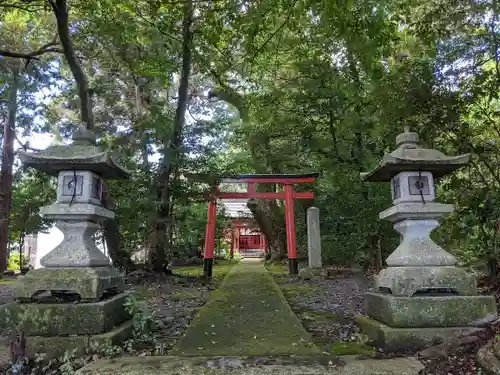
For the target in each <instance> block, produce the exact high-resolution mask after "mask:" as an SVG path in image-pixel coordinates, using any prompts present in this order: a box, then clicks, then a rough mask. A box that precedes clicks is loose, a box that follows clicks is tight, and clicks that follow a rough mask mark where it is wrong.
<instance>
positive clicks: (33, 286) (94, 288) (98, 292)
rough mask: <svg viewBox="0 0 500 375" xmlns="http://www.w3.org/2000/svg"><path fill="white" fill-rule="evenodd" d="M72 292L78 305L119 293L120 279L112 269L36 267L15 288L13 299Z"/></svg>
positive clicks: (121, 282) (27, 300)
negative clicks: (57, 292) (76, 298)
mask: <svg viewBox="0 0 500 375" xmlns="http://www.w3.org/2000/svg"><path fill="white" fill-rule="evenodd" d="M59 290H60V291H65V292H68V291H70V292H72V293H76V294H78V295H79V296H80V298H81V301H82V302H92V301H99V300H100V299H101V298H102V297H103V296H106V295H115V294H118V293H122V292H123V290H124V281H123V276H122V275H120V273H119V272H118V271H117V270H116V268H114V267H74V268H73V267H61V268H39V269H36V270H32V271H30V272H28V273H27V274H26V275H25V276H24V277H23V279H22V281H21V282H20V283H19V285H17V286H16V290H15V295H16V299H18V300H20V301H23V302H30V301H33V298H34V297H35V296H36V295H37V294H39V293H40V292H44V291H59Z"/></svg>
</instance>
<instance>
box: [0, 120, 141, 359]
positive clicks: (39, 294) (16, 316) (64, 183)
mask: <svg viewBox="0 0 500 375" xmlns="http://www.w3.org/2000/svg"><path fill="white" fill-rule="evenodd" d="M20 158H21V161H22V162H23V163H24V165H25V166H28V167H32V168H34V169H37V170H40V171H42V172H45V173H47V174H49V175H52V176H55V177H57V179H58V180H57V200H56V202H55V203H53V204H51V205H49V206H45V207H42V208H41V209H40V213H41V214H42V215H43V216H44V217H46V218H48V219H51V220H54V222H55V226H56V227H57V228H59V229H60V230H61V231H62V233H63V234H64V239H63V241H62V242H61V243H60V244H59V245H58V246H56V247H55V248H54V249H53V250H52V251H50V252H49V253H48V254H47V255H45V256H44V257H43V258H42V259H41V261H40V263H41V264H42V266H43V268H39V269H36V270H32V271H30V272H28V273H27V274H26V275H25V276H24V277H23V278H22V279H21V280H20V282H19V283H18V285H17V287H16V290H15V297H16V302H14V303H11V304H9V305H4V306H3V307H2V310H3V311H1V310H0V317H3V319H1V320H0V321H2V325H3V326H4V327H5V328H9V327H10V328H13V327H20V328H21V329H22V330H23V331H25V332H26V334H27V335H28V337H29V339H28V346H29V348H28V349H29V350H28V351H29V352H31V354H33V353H34V352H43V353H46V354H48V355H49V356H58V355H60V354H62V353H64V352H65V351H66V350H72V349H77V350H84V349H85V348H86V347H87V346H88V345H89V343H90V341H91V340H94V341H96V342H109V341H111V342H115V341H120V340H123V339H124V338H126V337H127V336H128V335H129V334H130V333H131V328H132V326H131V322H130V320H129V318H130V316H129V315H128V313H127V312H126V311H125V308H124V302H125V300H126V298H127V296H128V294H127V293H126V292H124V278H123V276H122V275H121V274H120V273H119V272H118V270H116V269H115V268H114V267H113V266H112V265H111V263H110V261H109V259H108V257H106V256H105V255H104V253H103V252H102V251H101V250H99V248H98V247H97V246H96V243H95V238H94V235H95V233H96V231H97V230H99V229H101V225H102V223H103V222H104V221H105V220H108V219H112V218H114V213H113V212H112V211H110V210H108V209H106V208H104V207H103V206H102V203H101V202H102V181H103V179H125V178H127V177H128V176H129V172H128V171H126V170H125V169H123V168H121V167H120V166H119V165H118V164H117V163H116V162H115V160H114V159H113V157H112V156H111V155H110V154H109V153H108V152H105V151H103V150H101V149H100V148H99V147H98V146H97V145H96V138H95V135H94V134H93V133H92V132H91V131H89V130H87V129H85V128H83V127H80V128H78V129H77V130H76V131H75V132H74V134H73V143H72V144H71V145H69V146H52V147H49V148H47V149H46V150H44V151H40V152H33V153H28V152H22V153H20Z"/></svg>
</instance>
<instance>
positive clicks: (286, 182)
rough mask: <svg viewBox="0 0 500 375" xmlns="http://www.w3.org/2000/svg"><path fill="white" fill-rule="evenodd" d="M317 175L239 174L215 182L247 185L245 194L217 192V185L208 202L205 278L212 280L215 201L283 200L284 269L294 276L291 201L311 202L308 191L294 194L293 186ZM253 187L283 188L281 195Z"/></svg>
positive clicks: (293, 217) (295, 265)
mask: <svg viewBox="0 0 500 375" xmlns="http://www.w3.org/2000/svg"><path fill="white" fill-rule="evenodd" d="M317 176H318V175H317V174H316V173H309V174H300V175H295V174H294V175H291V174H283V175H240V176H235V177H226V178H221V179H219V181H218V183H235V184H241V183H246V184H247V191H246V192H221V191H219V189H218V184H217V185H216V186H215V188H214V191H213V193H212V195H211V197H210V199H209V203H208V219H207V227H206V231H205V250H204V256H203V271H204V274H205V276H206V277H212V268H213V257H214V245H215V228H216V220H217V199H242V198H245V199H249V198H256V199H283V200H284V201H285V224H286V240H287V250H288V267H289V272H290V274H297V273H298V263H297V249H296V243H295V214H294V209H293V202H294V200H295V199H311V200H312V199H314V193H312V192H296V191H293V185H294V184H302V183H307V182H314V181H315V180H316V177H317ZM255 184H281V185H283V190H284V191H282V192H257V191H255Z"/></svg>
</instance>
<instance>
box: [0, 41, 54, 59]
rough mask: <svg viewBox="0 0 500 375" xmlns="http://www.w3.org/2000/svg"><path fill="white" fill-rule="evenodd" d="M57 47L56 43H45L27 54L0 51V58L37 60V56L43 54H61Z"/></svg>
mask: <svg viewBox="0 0 500 375" xmlns="http://www.w3.org/2000/svg"><path fill="white" fill-rule="evenodd" d="M58 45H59V43H57V42H50V43H47V44H45V45H43V46H41V47H40V48H38V49H37V50H35V51H31V52H28V53H23V52H12V51H5V50H0V56H4V57H12V58H16V59H26V60H38V58H37V56H41V55H43V54H45V53H49V52H57V53H61V52H63V51H62V50H61V49H59V48H57V47H56V46H58Z"/></svg>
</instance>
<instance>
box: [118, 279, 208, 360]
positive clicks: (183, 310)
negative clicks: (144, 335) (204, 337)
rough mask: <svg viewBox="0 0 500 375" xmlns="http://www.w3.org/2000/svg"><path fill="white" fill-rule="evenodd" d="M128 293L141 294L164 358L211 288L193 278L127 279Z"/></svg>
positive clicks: (183, 331) (202, 303)
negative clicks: (154, 323) (135, 292)
mask: <svg viewBox="0 0 500 375" xmlns="http://www.w3.org/2000/svg"><path fill="white" fill-rule="evenodd" d="M127 284H128V286H129V289H130V290H136V291H139V293H140V294H143V293H144V294H145V297H147V303H148V305H149V307H150V308H151V310H152V311H154V313H155V316H156V318H157V323H158V329H157V330H156V331H155V332H154V334H155V338H156V341H157V343H158V344H159V345H162V347H163V350H164V354H166V353H167V352H168V351H169V350H170V349H171V348H172V347H173V346H174V345H175V344H176V343H177V341H178V339H179V338H180V337H182V335H184V333H185V332H186V330H187V328H188V327H189V324H190V322H191V320H193V319H194V317H195V316H196V314H197V312H198V311H199V309H200V308H201V307H202V306H203V305H204V304H205V303H206V302H207V301H208V298H209V297H210V292H211V290H212V287H209V286H206V285H204V284H203V282H202V281H201V280H199V279H197V278H177V277H169V278H164V277H160V278H154V279H151V278H143V277H141V279H140V280H133V279H131V278H129V279H128V281H127Z"/></svg>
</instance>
